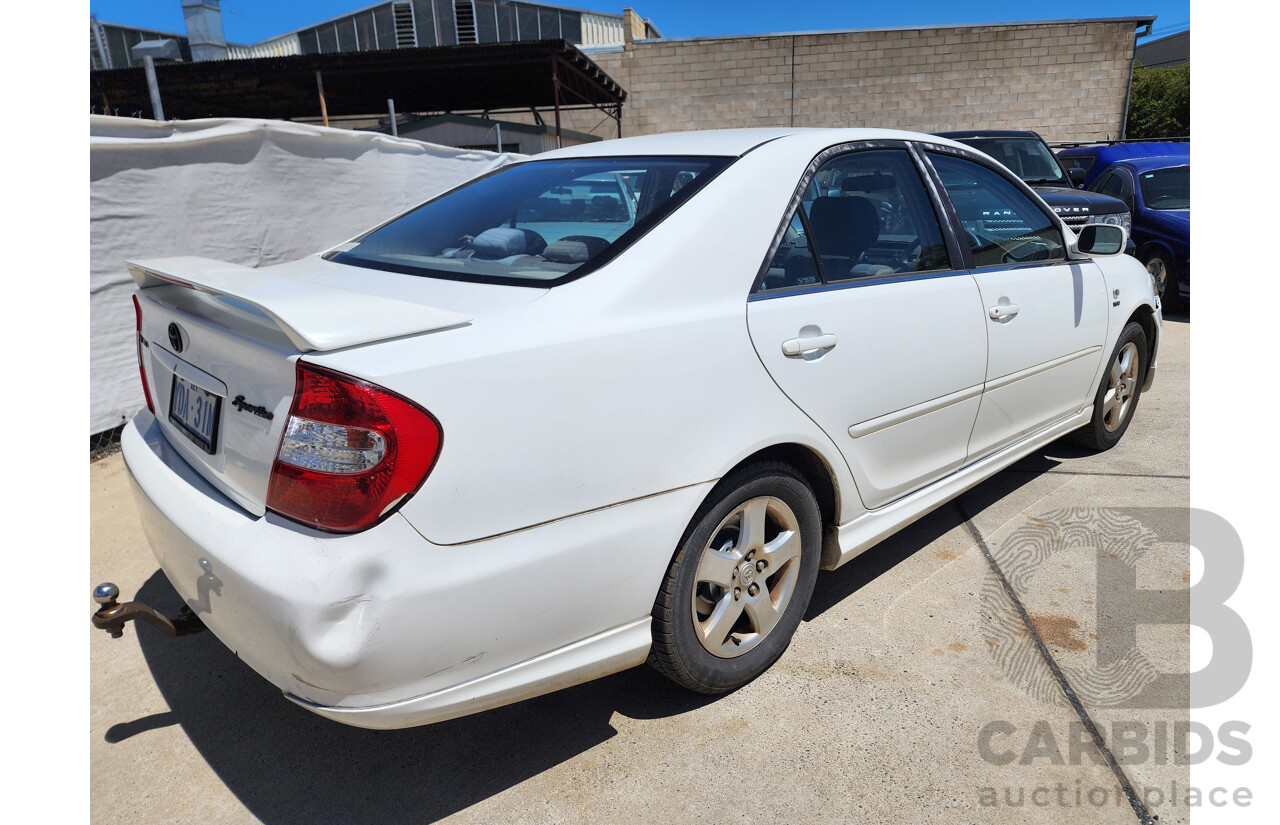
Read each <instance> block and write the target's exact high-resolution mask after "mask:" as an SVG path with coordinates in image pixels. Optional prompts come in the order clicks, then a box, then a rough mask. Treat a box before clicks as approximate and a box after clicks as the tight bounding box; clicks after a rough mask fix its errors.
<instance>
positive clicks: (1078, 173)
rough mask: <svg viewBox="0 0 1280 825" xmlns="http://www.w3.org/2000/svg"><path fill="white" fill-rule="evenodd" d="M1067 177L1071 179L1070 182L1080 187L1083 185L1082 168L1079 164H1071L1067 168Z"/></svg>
mask: <svg viewBox="0 0 1280 825" xmlns="http://www.w3.org/2000/svg"><path fill="white" fill-rule="evenodd" d="M1067 177H1068V178H1070V179H1071V183H1072V184H1073V185H1074V186H1075V187H1076V188H1077V189H1080V188H1082V187H1083V186H1084V170H1083V169H1081V168H1080V167H1079V166H1072V167H1071V168H1070V169H1068V170H1067Z"/></svg>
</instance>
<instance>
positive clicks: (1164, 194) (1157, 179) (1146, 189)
mask: <svg viewBox="0 0 1280 825" xmlns="http://www.w3.org/2000/svg"><path fill="white" fill-rule="evenodd" d="M1138 185H1139V186H1141V187H1142V202H1143V203H1144V204H1146V206H1147V208H1148V209H1190V208H1191V167H1190V166H1175V167H1173V168H1171V169H1153V170H1152V171H1150V172H1140V173H1138Z"/></svg>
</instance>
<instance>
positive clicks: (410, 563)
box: [121, 411, 710, 728]
mask: <svg viewBox="0 0 1280 825" xmlns="http://www.w3.org/2000/svg"><path fill="white" fill-rule="evenodd" d="M121 442H122V447H123V450H124V454H125V462H126V464H127V466H128V469H129V474H130V478H131V480H132V482H133V485H134V492H135V498H136V499H137V503H138V508H139V511H140V514H141V516H142V523H143V527H144V529H145V532H146V535H147V539H148V541H149V542H150V544H151V547H152V551H153V552H154V553H155V556H156V558H157V560H158V561H159V562H160V566H161V568H162V569H163V570H164V572H165V575H166V576H167V577H168V578H169V580H170V582H172V584H173V586H174V587H175V589H176V590H177V591H178V593H179V594H180V595H181V596H182V598H183V599H184V600H185V601H186V602H187V604H188V605H190V606H191V609H192V610H194V611H195V612H196V614H197V615H198V616H199V617H200V619H201V620H202V621H203V622H204V623H205V624H206V625H207V626H208V627H209V629H210V630H211V631H213V633H214V634H215V635H216V636H217V637H218V638H219V639H220V640H222V642H223V643H224V644H226V645H227V647H229V648H230V649H231V650H233V651H235V653H236V654H237V655H238V656H239V657H240V658H241V659H242V660H244V661H245V662H246V663H247V664H248V665H249V666H250V667H252V668H253V669H254V670H256V671H257V672H258V673H260V674H261V675H262V676H264V677H265V678H267V679H268V680H270V681H271V682H272V683H273V684H275V685H276V686H277V687H279V688H280V689H281V690H283V691H284V692H285V693H287V694H289V697H290V698H291V699H293V700H294V701H296V702H297V703H298V704H301V705H303V706H304V707H307V708H309V709H311V710H314V711H315V712H317V713H320V714H322V715H324V716H327V717H329V718H333V719H337V720H339V721H342V722H345V723H347V724H354V725H358V726H362V727H375V728H395V727H406V726H410V725H417V724H425V723H428V722H434V721H439V720H442V719H447V718H450V717H453V716H460V715H463V714H466V713H472V712H474V711H477V710H481V709H484V708H487V707H494V706H497V705H501V704H506V703H508V702H513V701H517V700H519V699H523V698H527V697H530V696H535V695H538V694H540V693H544V692H547V691H549V690H554V689H558V688H561V687H565V686H567V685H570V684H575V683H577V682H581V681H585V680H587V679H591V678H595V677H598V676H603V675H605V674H607V673H611V672H616V671H618V670H622V669H625V668H627V667H631V666H633V665H636V664H640V663H641V662H643V661H644V659H645V656H646V655H647V653H648V649H649V643H650V636H649V618H648V614H649V611H650V609H651V608H652V605H653V599H654V596H655V594H656V593H657V591H658V587H659V584H660V582H661V578H662V575H663V574H664V572H665V570H666V566H667V564H668V563H669V561H670V555H671V552H672V550H673V549H674V547H675V546H676V543H677V542H678V541H679V538H680V534H681V531H682V530H683V529H684V526H685V525H686V524H687V523H688V519H689V518H690V517H691V514H692V513H693V511H694V509H695V508H696V507H697V505H698V503H699V502H700V501H701V500H702V497H703V496H704V495H705V494H706V492H707V490H708V489H709V487H710V484H707V485H697V486H695V487H688V488H683V489H681V490H676V491H672V492H668V493H665V494H662V495H657V496H652V497H649V498H645V499H640V500H638V501H635V502H630V503H627V504H623V505H619V506H615V507H611V508H607V509H605V510H599V511H594V512H592V513H587V514H583V515H579V516H576V517H572V518H567V519H562V520H560V521H557V522H552V523H550V524H546V525H542V526H540V527H536V528H531V529H529V530H524V531H521V532H518V533H512V534H508V535H505V536H499V537H497V538H493V539H489V540H486V541H482V542H475V543H472V544H467V545H458V546H452V547H442V546H438V545H434V544H431V543H430V542H428V541H427V540H426V539H424V538H423V537H422V536H421V535H420V534H418V533H417V532H416V531H415V530H414V529H413V528H412V527H411V526H410V525H409V523H408V522H407V521H405V520H404V519H403V518H402V517H401V516H399V515H393V516H392V517H391V518H388V519H387V520H386V521H384V522H383V523H381V524H379V525H378V526H377V527H374V528H372V529H370V530H367V531H365V532H362V533H357V534H354V535H343V536H339V535H331V534H326V533H320V532H317V531H313V530H309V529H308V528H305V527H302V526H300V525H297V524H294V523H292V522H289V521H287V520H285V519H281V518H279V517H277V516H275V515H274V514H271V513H268V514H267V515H265V516H254V515H252V514H250V513H248V512H246V511H244V510H243V509H241V508H240V507H238V506H237V505H235V504H234V503H232V502H231V501H230V500H229V499H227V498H226V497H224V496H223V495H222V494H221V493H219V492H218V491H217V490H216V489H214V488H213V487H211V486H210V485H209V483H208V482H206V481H205V480H204V479H203V478H201V477H200V476H199V475H197V474H196V473H195V472H194V471H193V470H192V469H191V468H190V467H189V466H188V465H187V464H186V463H185V462H184V461H183V459H182V458H181V457H180V456H179V455H178V454H177V453H176V451H174V449H173V448H172V447H171V446H170V445H169V443H168V442H167V441H166V440H165V437H164V435H163V434H162V433H161V432H160V430H159V427H158V426H156V423H155V419H154V418H153V417H152V416H151V415H150V414H149V413H147V412H145V411H144V412H143V413H141V414H139V416H138V417H137V418H135V419H134V420H133V421H132V422H130V424H129V425H128V426H127V427H126V428H125V430H124V433H123V434H122V436H121Z"/></svg>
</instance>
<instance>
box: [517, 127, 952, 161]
mask: <svg viewBox="0 0 1280 825" xmlns="http://www.w3.org/2000/svg"><path fill="white" fill-rule="evenodd" d="M775 140H786V141H788V142H790V143H795V144H797V148H799V147H800V145H803V146H804V147H805V148H808V147H809V146H810V145H815V146H816V145H826V146H831V145H835V144H839V143H852V142H854V141H862V140H916V141H926V142H929V143H937V144H942V145H951V146H956V147H958V148H965V147H963V146H962V144H959V143H956V142H955V141H952V140H949V139H947V138H942V137H937V136H934V135H926V134H922V133H920V132H906V131H901V130H898V129H856V128H855V129H808V128H778V127H775V128H762V129H709V130H705V131H700V132H670V133H667V134H661V135H644V136H641V137H630V138H619V139H617V140H601V141H597V142H595V143H584V144H580V145H578V146H568V147H565V148H563V149H555V150H553V151H550V152H544V153H542V154H540V155H536V156H535V157H534V158H533V160H554V159H557V158H587V157H618V156H626V155H637V156H642V155H691V156H719V157H738V156H740V155H745V154H746V153H747V152H750V151H751V150H752V149H755V148H756V147H758V146H762V145H764V144H766V143H771V142H773V141H775Z"/></svg>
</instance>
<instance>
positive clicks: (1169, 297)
mask: <svg viewBox="0 0 1280 825" xmlns="http://www.w3.org/2000/svg"><path fill="white" fill-rule="evenodd" d="M1139 260H1141V261H1142V265H1143V266H1145V267H1146V268H1147V272H1148V274H1150V275H1151V277H1152V279H1153V280H1155V282H1156V292H1157V294H1158V295H1159V296H1160V306H1161V307H1163V308H1164V309H1166V310H1170V309H1177V308H1180V307H1181V306H1182V295H1181V294H1180V293H1179V292H1178V276H1177V274H1175V273H1174V271H1173V267H1172V266H1170V265H1169V258H1168V256H1167V255H1165V253H1164V252H1162V251H1161V250H1159V249H1152V250H1149V251H1146V252H1144V253H1143V254H1142V257H1141V258H1139Z"/></svg>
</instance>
